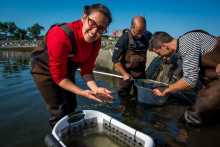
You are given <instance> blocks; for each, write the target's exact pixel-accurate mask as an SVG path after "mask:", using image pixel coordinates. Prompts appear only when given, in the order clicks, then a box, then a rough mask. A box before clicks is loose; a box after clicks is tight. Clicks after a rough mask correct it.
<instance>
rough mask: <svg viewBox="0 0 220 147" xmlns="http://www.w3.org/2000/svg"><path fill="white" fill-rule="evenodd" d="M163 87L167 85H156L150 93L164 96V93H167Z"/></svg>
mask: <svg viewBox="0 0 220 147" xmlns="http://www.w3.org/2000/svg"><path fill="white" fill-rule="evenodd" d="M165 89H167V87H157V88H154V89H153V90H152V91H151V93H150V94H152V93H154V94H155V95H156V96H164V95H165V94H167V92H166V91H165Z"/></svg>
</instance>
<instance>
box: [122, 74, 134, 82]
mask: <svg viewBox="0 0 220 147" xmlns="http://www.w3.org/2000/svg"><path fill="white" fill-rule="evenodd" d="M123 79H124V81H131V79H133V77H132V76H131V75H130V74H128V73H125V74H123Z"/></svg>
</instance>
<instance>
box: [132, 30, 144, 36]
mask: <svg viewBox="0 0 220 147" xmlns="http://www.w3.org/2000/svg"><path fill="white" fill-rule="evenodd" d="M133 32H134V37H140V36H142V35H145V34H146V33H147V31H145V32H143V33H136V32H135V31H134V29H133Z"/></svg>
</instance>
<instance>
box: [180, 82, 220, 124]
mask: <svg viewBox="0 0 220 147" xmlns="http://www.w3.org/2000/svg"><path fill="white" fill-rule="evenodd" d="M219 110H220V80H219V79H216V80H213V81H211V82H210V83H209V84H207V86H206V87H205V88H204V89H202V90H200V91H199V92H198V93H197V94H196V101H195V103H194V104H193V105H192V106H191V107H190V108H188V109H187V110H186V111H185V112H184V114H183V116H182V117H181V118H180V121H181V122H183V123H186V124H187V125H190V126H201V125H208V124H213V123H217V121H219V116H218V114H219Z"/></svg>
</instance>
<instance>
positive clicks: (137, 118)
mask: <svg viewBox="0 0 220 147" xmlns="http://www.w3.org/2000/svg"><path fill="white" fill-rule="evenodd" d="M97 70H98V69H96V71H97ZM94 75H95V77H96V81H97V84H98V85H99V86H101V87H105V88H107V89H109V90H111V91H113V93H112V94H111V95H112V96H113V97H114V103H110V104H109V103H108V104H101V103H98V102H95V101H92V100H89V99H87V98H85V97H82V96H77V101H78V104H79V105H78V107H77V110H97V111H100V112H103V113H106V114H108V115H110V116H112V117H114V118H116V119H118V120H119V121H122V122H123V123H125V124H127V125H128V126H131V127H133V128H135V129H137V130H139V131H141V132H143V133H146V134H148V135H150V136H152V137H154V138H156V139H157V141H158V144H159V145H158V146H173V147H178V146H183V147H207V146H212V147H215V146H216V147H217V146H220V142H219V140H218V138H219V136H220V125H214V126H209V127H198V128H193V127H186V126H184V125H182V124H180V123H179V122H178V119H179V118H180V117H181V115H182V114H183V112H184V110H185V109H187V108H188V107H189V106H190V103H189V102H188V101H187V100H178V99H174V98H170V99H169V100H168V101H167V102H166V103H165V105H164V106H162V107H151V106H147V105H144V104H141V103H138V102H137V101H136V98H137V97H136V96H129V97H126V98H123V99H121V98H118V96H117V90H118V87H119V84H118V78H114V77H110V76H105V75H100V74H94ZM76 83H77V85H78V86H79V87H81V88H82V89H87V88H88V87H87V86H86V84H85V83H84V81H83V80H82V78H81V77H80V74H79V73H78V72H77V73H76ZM49 117H50V114H49V112H48V111H47V109H46V106H45V103H44V99H43V98H42V96H41V95H40V93H39V91H38V90H37V88H36V86H35V84H34V81H33V78H32V76H31V74H30V53H29V52H19V51H10V50H0V122H1V123H0V130H1V135H0V146H1V147H12V146H16V147H30V146H31V147H39V146H46V145H45V143H44V138H45V136H46V135H47V134H49V133H51V128H50V126H49V123H48V118H49Z"/></svg>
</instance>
